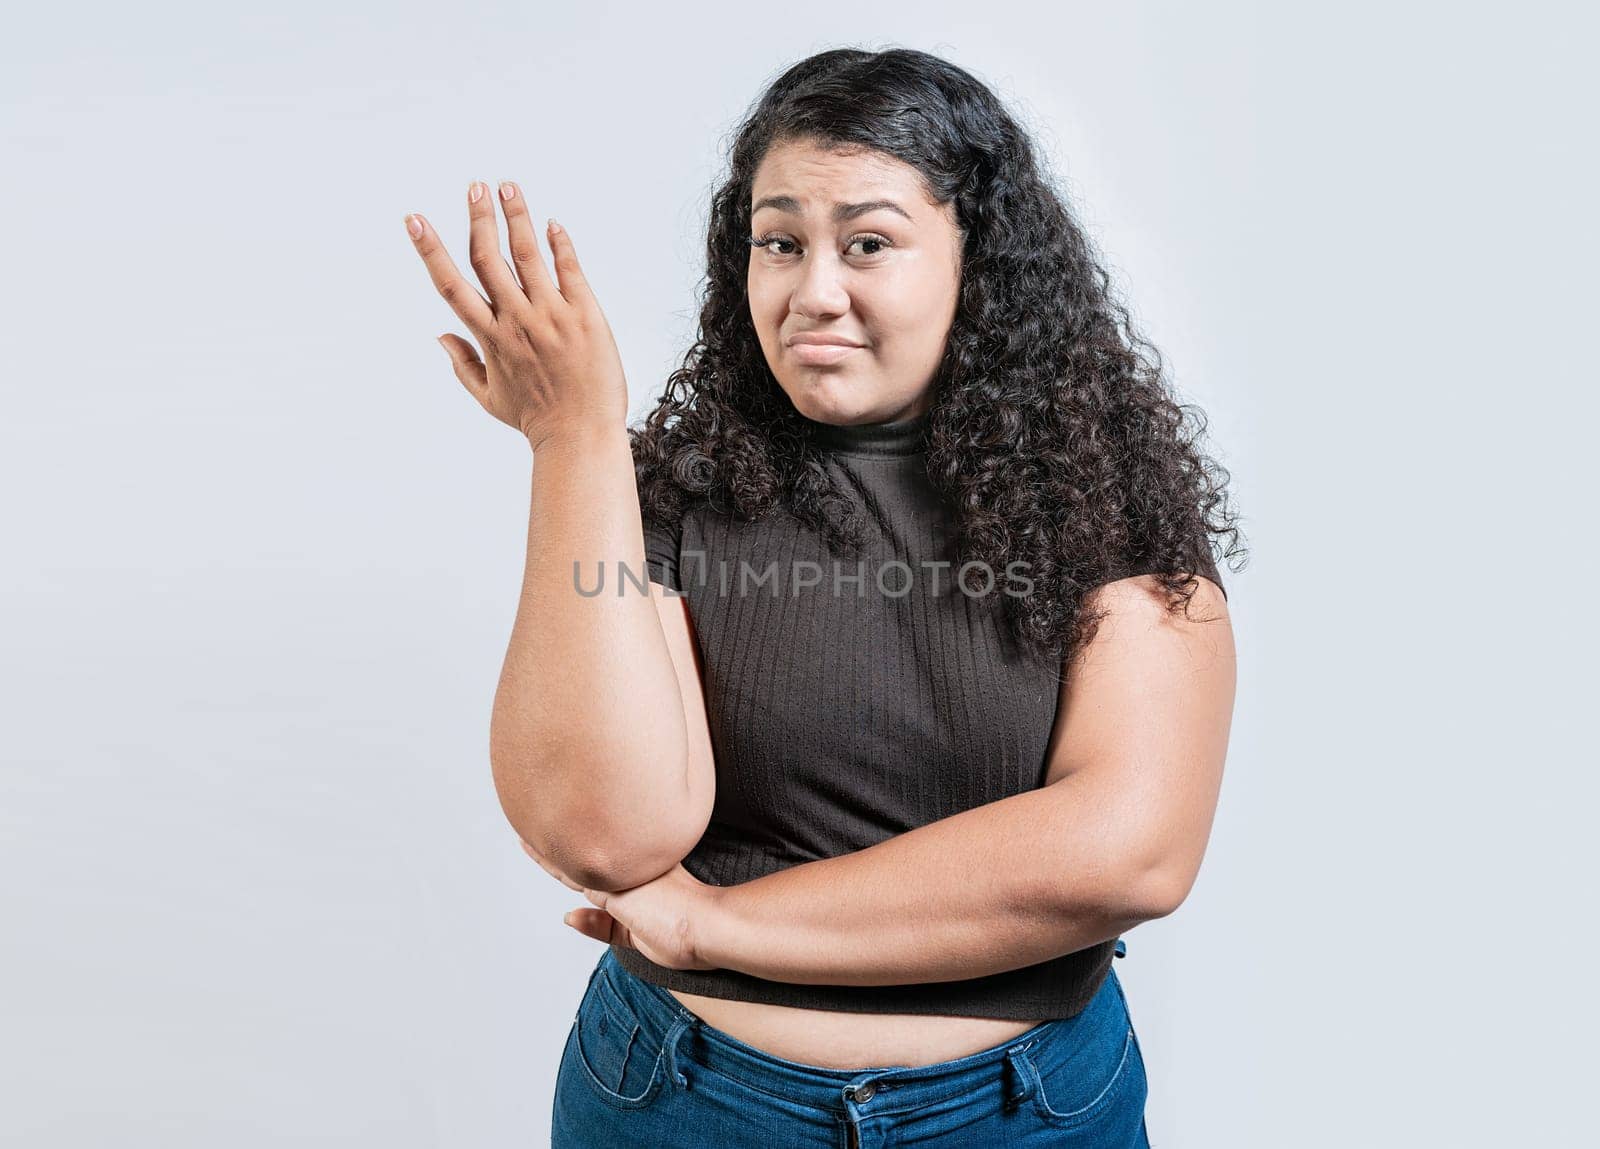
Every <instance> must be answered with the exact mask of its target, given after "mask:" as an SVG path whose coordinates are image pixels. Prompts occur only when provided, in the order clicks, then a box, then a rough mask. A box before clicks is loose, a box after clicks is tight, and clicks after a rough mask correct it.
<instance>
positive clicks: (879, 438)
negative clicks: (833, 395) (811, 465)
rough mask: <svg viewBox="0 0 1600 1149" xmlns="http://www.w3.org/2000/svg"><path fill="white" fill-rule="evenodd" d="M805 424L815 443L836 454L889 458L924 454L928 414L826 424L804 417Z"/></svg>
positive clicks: (802, 418) (802, 417)
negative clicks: (880, 420) (871, 421)
mask: <svg viewBox="0 0 1600 1149" xmlns="http://www.w3.org/2000/svg"><path fill="white" fill-rule="evenodd" d="M801 421H802V422H803V423H804V424H805V425H806V426H807V427H809V428H810V429H811V441H812V442H813V443H815V444H816V445H817V446H819V447H821V448H822V449H823V450H825V451H828V452H831V453H832V454H835V455H854V456H863V457H868V458H889V457H894V456H899V455H919V454H921V453H922V451H923V449H924V448H923V434H924V432H925V431H926V430H927V428H928V413H927V412H926V411H924V412H922V413H921V414H920V415H911V416H909V417H907V418H904V419H894V420H891V421H889V422H887V423H823V422H820V421H818V420H816V419H807V418H806V417H805V416H803V415H802V416H801Z"/></svg>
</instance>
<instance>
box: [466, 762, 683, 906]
mask: <svg viewBox="0 0 1600 1149" xmlns="http://www.w3.org/2000/svg"><path fill="white" fill-rule="evenodd" d="M504 763H505V760H504V759H497V760H496V761H495V763H494V777H495V793H496V795H497V796H498V797H499V799H500V808H501V811H502V812H503V813H504V814H505V817H506V821H508V822H509V823H510V824H511V827H512V829H513V830H515V831H516V833H517V835H518V836H519V837H520V838H521V839H522V840H523V841H525V842H527V843H529V844H530V845H532V846H533V847H534V848H535V849H536V850H538V852H539V853H540V855H541V856H542V857H544V858H546V859H547V860H548V861H549V863H550V864H551V865H552V866H554V867H555V868H556V869H557V870H559V871H560V872H561V873H562V874H563V875H564V876H565V877H567V878H568V879H570V880H571V881H573V882H576V883H577V884H578V885H580V886H582V887H584V888H585V889H590V890H602V891H605V892H608V893H614V892H616V891H618V890H627V889H632V888H633V887H634V886H641V885H643V884H644V883H646V882H648V881H651V880H652V879H654V878H658V877H660V876H661V875H662V874H664V873H666V872H667V871H668V870H671V869H672V868H673V867H674V866H675V865H677V864H678V863H679V862H680V861H682V860H683V859H684V858H685V857H687V856H688V855H689V852H690V851H691V850H692V849H693V848H694V846H695V844H696V843H697V842H698V841H699V839H700V834H701V832H703V829H704V827H703V826H701V827H700V829H699V830H696V831H695V832H694V833H693V834H692V836H691V834H690V832H689V831H690V828H689V825H688V824H687V823H686V822H685V821H684V819H680V818H672V817H666V816H657V817H639V816H633V815H631V814H629V813H628V812H627V811H620V810H618V809H617V808H616V804H615V803H609V804H606V805H605V806H604V808H600V809H597V808H596V805H595V802H594V800H593V797H592V796H589V795H585V794H576V795H573V794H566V793H564V792H563V791H562V790H561V789H560V787H559V785H557V784H556V783H554V782H553V781H552V782H551V783H550V784H547V785H544V786H540V785H536V784H531V783H530V782H529V781H528V777H527V774H526V773H524V772H522V771H512V770H507V769H504V768H503V767H504Z"/></svg>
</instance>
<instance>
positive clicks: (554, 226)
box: [546, 217, 562, 231]
mask: <svg viewBox="0 0 1600 1149" xmlns="http://www.w3.org/2000/svg"><path fill="white" fill-rule="evenodd" d="M546 223H547V224H548V226H549V228H550V230H551V231H561V230H562V228H561V225H560V224H559V223H557V222H556V221H555V219H554V217H552V218H550V219H549V220H547V221H546Z"/></svg>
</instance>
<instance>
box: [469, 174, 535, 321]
mask: <svg viewBox="0 0 1600 1149" xmlns="http://www.w3.org/2000/svg"><path fill="white" fill-rule="evenodd" d="M467 226H468V232H467V248H468V257H467V258H468V259H469V261H470V262H471V263H472V270H473V271H476V272H477V273H478V280H479V282H481V283H482V284H483V288H484V290H485V291H487V292H488V293H489V302H490V303H491V304H493V306H494V311H495V314H496V315H499V314H500V313H501V312H502V311H504V310H506V309H507V308H509V307H513V306H515V305H516V304H517V303H518V302H519V301H520V302H522V303H524V304H526V303H527V301H528V297H527V296H526V295H524V294H523V293H522V285H521V284H520V283H518V282H517V277H516V276H514V275H512V274H511V267H510V265H509V264H507V263H506V260H505V256H503V255H501V254H500V229H499V228H498V227H497V226H496V225H495V222H494V200H493V199H492V198H491V197H490V195H489V185H488V184H486V183H484V182H483V181H482V180H473V181H472V183H471V184H470V185H469V186H468V187H467Z"/></svg>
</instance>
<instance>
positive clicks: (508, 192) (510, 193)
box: [500, 180, 517, 200]
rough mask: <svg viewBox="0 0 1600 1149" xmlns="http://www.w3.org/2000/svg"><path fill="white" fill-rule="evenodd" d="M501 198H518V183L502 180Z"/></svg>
mask: <svg viewBox="0 0 1600 1149" xmlns="http://www.w3.org/2000/svg"><path fill="white" fill-rule="evenodd" d="M500 198H501V199H506V200H511V199H516V198H517V188H516V185H515V184H509V183H506V181H505V180H501V181H500Z"/></svg>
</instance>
